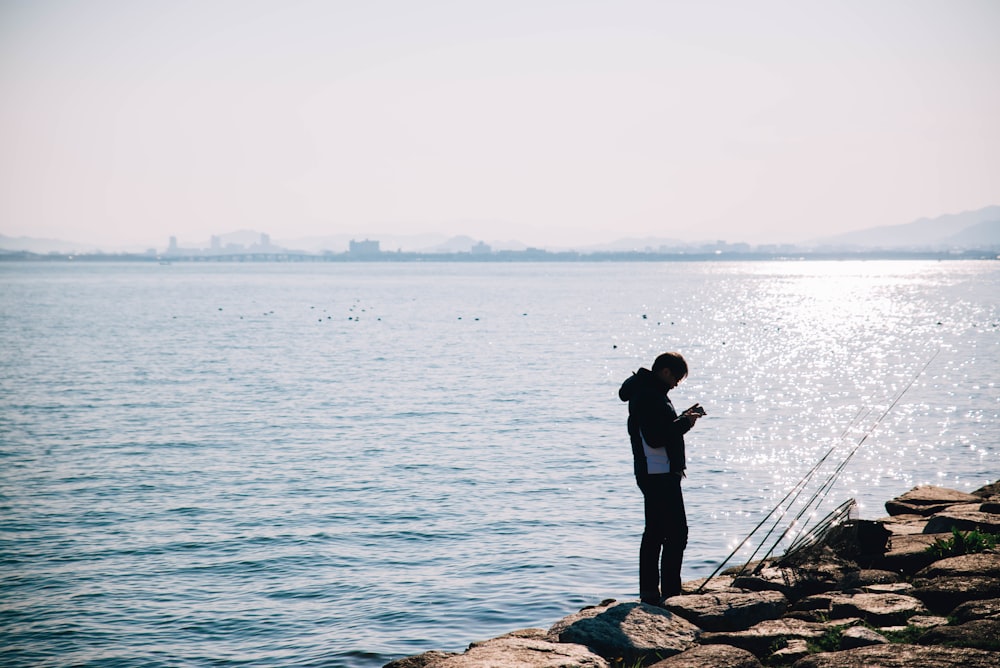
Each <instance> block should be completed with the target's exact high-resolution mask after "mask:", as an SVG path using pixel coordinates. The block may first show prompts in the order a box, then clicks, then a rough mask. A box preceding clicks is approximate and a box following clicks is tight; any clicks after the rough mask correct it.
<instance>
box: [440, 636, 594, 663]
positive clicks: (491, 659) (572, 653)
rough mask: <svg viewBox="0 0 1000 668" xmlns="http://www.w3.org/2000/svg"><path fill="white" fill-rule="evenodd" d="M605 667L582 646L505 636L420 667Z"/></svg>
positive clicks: (474, 645) (474, 644) (477, 644)
mask: <svg viewBox="0 0 1000 668" xmlns="http://www.w3.org/2000/svg"><path fill="white" fill-rule="evenodd" d="M483 666H490V667H491V668H573V667H574V666H581V667H585V668H608V666H609V664H608V662H607V661H606V660H605V659H604V658H603V657H601V656H598V655H597V654H595V653H594V652H592V651H591V650H590V649H589V648H587V647H586V646H584V645H577V644H573V643H562V642H552V641H551V640H544V639H539V638H531V637H520V636H518V635H517V634H508V635H505V636H500V637H499V638H493V639H492V640H486V641H483V642H478V643H473V644H472V645H471V646H470V647H469V649H468V650H466V651H465V653H464V654H457V655H453V656H449V657H446V658H443V659H440V660H439V661H433V662H431V663H426V664H423V667H422V668H483Z"/></svg>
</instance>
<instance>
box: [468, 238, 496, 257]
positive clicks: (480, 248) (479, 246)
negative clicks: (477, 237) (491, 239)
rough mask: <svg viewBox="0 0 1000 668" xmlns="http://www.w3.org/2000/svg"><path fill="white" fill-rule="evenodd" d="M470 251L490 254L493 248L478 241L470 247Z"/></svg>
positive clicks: (474, 253) (476, 253)
mask: <svg viewBox="0 0 1000 668" xmlns="http://www.w3.org/2000/svg"><path fill="white" fill-rule="evenodd" d="M469 252H470V253H472V254H473V255H489V254H490V253H492V252H493V249H492V248H490V245H489V244H486V243H483V242H482V241H477V242H476V243H475V244H474V245H473V246H472V248H470V249H469Z"/></svg>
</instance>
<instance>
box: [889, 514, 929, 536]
mask: <svg viewBox="0 0 1000 668" xmlns="http://www.w3.org/2000/svg"><path fill="white" fill-rule="evenodd" d="M876 521H878V522H881V523H882V526H884V527H885V528H886V530H887V531H888V532H889V533H890V534H892V535H893V536H905V535H908V534H914V533H923V532H924V527H925V526H927V518H926V517H925V516H923V515H911V514H905V515H893V516H890V517H883V518H881V519H879V520H876Z"/></svg>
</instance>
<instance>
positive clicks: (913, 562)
mask: <svg viewBox="0 0 1000 668" xmlns="http://www.w3.org/2000/svg"><path fill="white" fill-rule="evenodd" d="M951 537H952V535H951V532H947V533H937V534H926V533H925V534H914V535H896V536H893V537H892V538H891V539H890V540H889V549H888V551H887V552H886V553H885V554H884V555H882V558H881V559H879V560H878V567H879V568H884V569H887V570H890V571H897V572H900V573H906V574H907V575H913V574H915V573H916V572H917V571H919V570H920V569H921V568H924V567H926V566H929V565H930V564H932V563H934V562H935V561H936V560H937V557H936V556H934V555H933V554H931V553H930V552H928V551H927V548H929V547H930V546H931V545H933V544H934V541H935V540H938V539H941V540H948V539H949V538H951Z"/></svg>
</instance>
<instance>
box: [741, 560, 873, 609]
mask: <svg viewBox="0 0 1000 668" xmlns="http://www.w3.org/2000/svg"><path fill="white" fill-rule="evenodd" d="M830 556H831V560H830V561H819V562H815V561H814V562H809V563H806V564H802V565H800V566H796V567H794V568H792V567H777V566H767V567H765V568H763V569H761V570H760V571H759V572H757V573H754V572H748V573H746V574H744V575H740V576H737V577H736V578H735V579H734V580H733V585H734V586H736V587H739V588H741V589H749V590H750V591H776V592H780V593H781V594H784V596H785V598H787V599H788V600H789V601H797V600H798V599H800V598H802V597H803V596H809V595H811V594H817V593H820V592H825V591H830V590H831V589H835V588H836V587H837V586H838V585H839V584H840V583H841V582H842V581H843V579H844V577H845V576H846V575H847V574H848V573H850V572H851V571H852V570H857V567H856V566H855V567H853V568H852V567H851V566H849V565H847V564H846V563H843V562H841V561H840V560H839V559H837V558H836V557H835V556H833V555H832V552H831V553H830Z"/></svg>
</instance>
